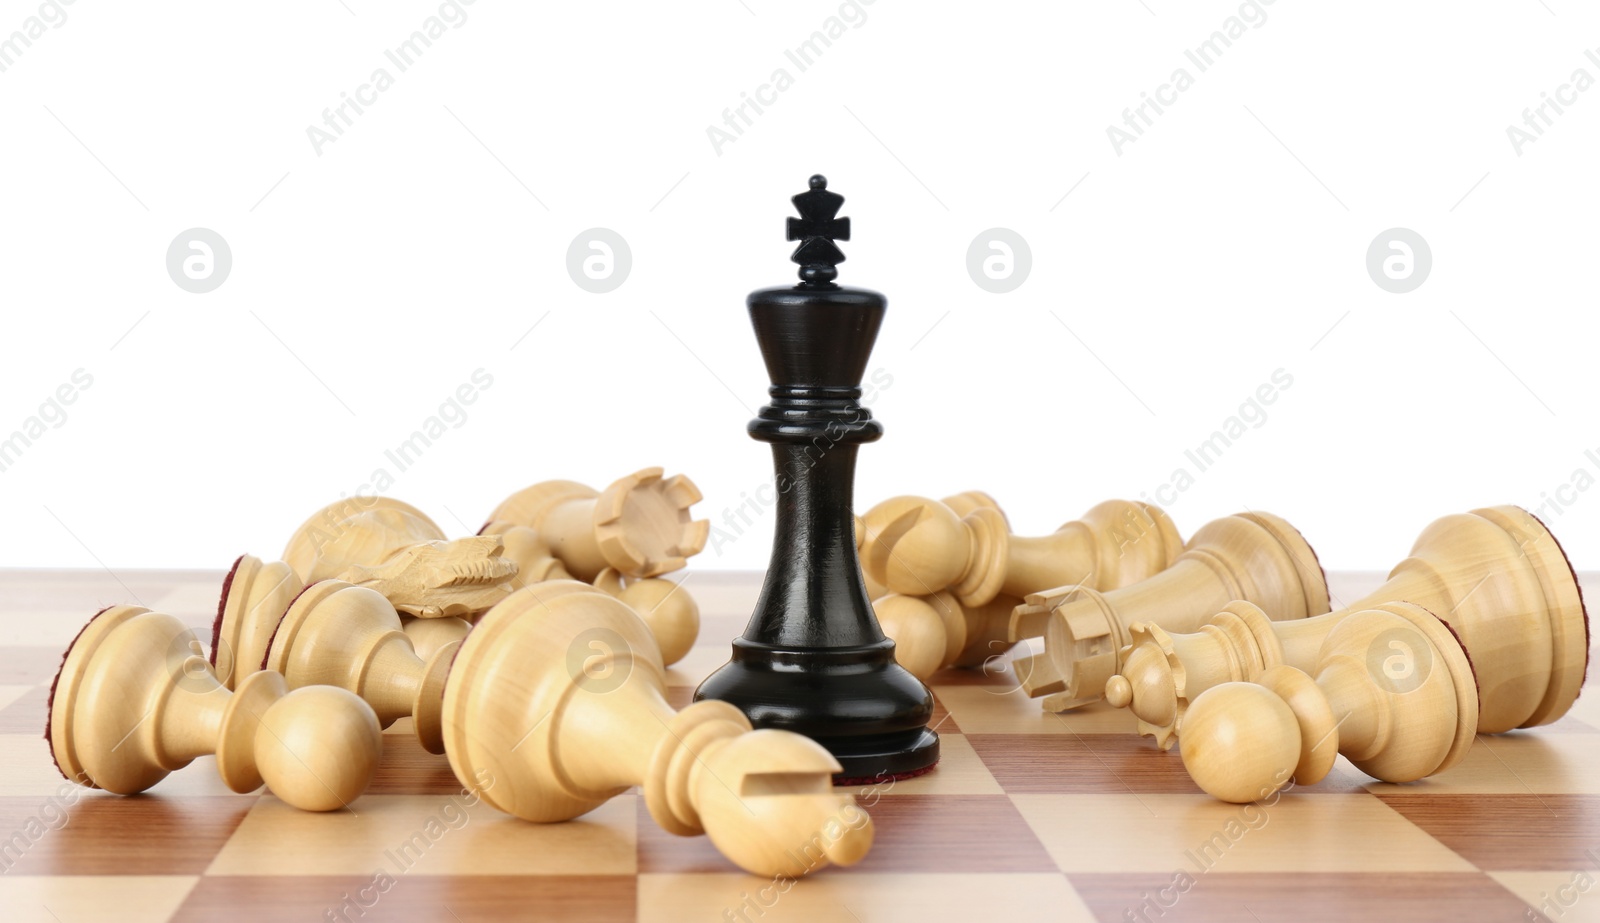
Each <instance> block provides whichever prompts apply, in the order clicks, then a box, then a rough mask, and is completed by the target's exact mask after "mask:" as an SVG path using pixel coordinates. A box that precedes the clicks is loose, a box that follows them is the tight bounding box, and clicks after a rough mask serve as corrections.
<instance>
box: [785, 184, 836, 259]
mask: <svg viewBox="0 0 1600 923" xmlns="http://www.w3.org/2000/svg"><path fill="white" fill-rule="evenodd" d="M792 201H793V202H794V207H795V210H796V211H798V212H800V217H798V218H790V219H789V235H788V239H789V240H798V241H800V246H798V247H796V248H794V253H792V254H790V256H789V259H791V260H793V261H795V262H796V263H799V264H800V279H801V281H803V282H809V283H812V284H816V285H827V284H828V283H830V282H832V281H833V280H834V279H835V278H836V277H837V276H838V275H839V270H838V269H835V268H834V267H836V266H837V265H838V264H840V263H842V262H844V252H843V251H841V250H840V249H839V248H838V246H836V245H835V244H834V241H836V240H849V239H850V219H849V218H838V217H835V216H836V215H838V214H839V209H840V207H841V206H843V205H844V196H842V195H839V194H838V193H837V192H829V191H828V178H827V177H826V176H823V175H822V174H820V173H818V174H817V175H816V176H813V177H811V189H810V191H809V192H802V193H800V194H799V195H797V196H795V197H794V198H793V199H792Z"/></svg>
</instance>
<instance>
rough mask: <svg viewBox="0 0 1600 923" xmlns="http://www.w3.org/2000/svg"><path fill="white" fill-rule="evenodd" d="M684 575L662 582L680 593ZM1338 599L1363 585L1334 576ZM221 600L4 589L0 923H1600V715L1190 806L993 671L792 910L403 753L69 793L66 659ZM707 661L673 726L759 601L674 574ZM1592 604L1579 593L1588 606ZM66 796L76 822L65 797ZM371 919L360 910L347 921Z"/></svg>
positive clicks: (781, 894) (605, 813)
mask: <svg viewBox="0 0 1600 923" xmlns="http://www.w3.org/2000/svg"><path fill="white" fill-rule="evenodd" d="M680 576H681V575H680ZM1331 576H1332V578H1333V579H1332V585H1333V589H1334V594H1335V603H1334V605H1335V606H1336V607H1337V606H1339V605H1341V603H1339V602H1338V601H1337V600H1338V599H1354V598H1356V597H1357V596H1359V595H1360V594H1361V593H1364V592H1366V591H1367V590H1369V589H1371V588H1372V587H1375V586H1376V585H1377V584H1378V582H1380V577H1379V575H1377V574H1366V575H1348V574H1346V575H1341V574H1333V575H1331ZM221 579H222V574H221V573H220V572H218V573H196V572H186V573H149V572H146V573H123V574H120V575H117V576H113V575H111V574H109V573H103V572H102V573H81V572H68V571H53V572H50V571H46V572H20V571H17V572H0V735H3V736H0V868H4V873H3V874H0V908H3V909H0V918H3V919H4V920H5V921H7V923H20V921H34V920H39V921H45V923H78V921H88V920H117V921H126V923H134V921H145V920H149V921H162V920H206V921H209V920H224V919H225V920H230V921H239V923H245V921H253V920H306V921H311V920H352V921H354V920H361V921H394V920H427V921H460V923H475V921H482V920H496V919H539V920H640V921H657V920H661V921H680V920H746V921H750V923H754V921H757V920H760V921H763V923H771V921H783V920H794V921H811V920H845V921H852V920H853V921H859V923H879V921H890V920H904V921H918V923H921V921H929V920H979V919H982V920H991V919H1004V920H1052V921H1055V920H1102V921H1107V923H1110V921H1126V920H1146V921H1151V923H1154V921H1158V920H1159V921H1163V923H1172V921H1182V920H1244V921H1251V920H1255V921H1262V923H1265V921H1271V920H1284V921H1296V923H1300V921H1316V920H1331V921H1345V920H1351V919H1368V918H1371V919H1379V918H1381V919H1401V920H1505V921H1511V920H1525V919H1539V918H1538V917H1530V916H1529V915H1528V909H1529V907H1530V906H1531V907H1533V908H1535V909H1542V910H1543V912H1544V914H1545V915H1546V916H1548V917H1549V918H1550V919H1552V920H1556V921H1560V923H1568V921H1573V920H1600V889H1594V890H1593V892H1592V893H1584V892H1587V891H1590V890H1591V888H1592V886H1593V882H1594V879H1592V878H1589V877H1588V876H1590V875H1600V768H1597V767H1600V730H1597V729H1600V695H1597V694H1594V693H1591V694H1589V695H1586V696H1584V697H1582V698H1580V699H1579V700H1578V703H1577V705H1576V706H1575V708H1574V710H1573V711H1572V713H1571V714H1569V715H1568V716H1567V717H1566V718H1564V719H1562V720H1561V721H1560V722H1558V723H1557V724H1554V725H1552V726H1550V727H1547V728H1544V729H1541V730H1539V731H1537V732H1519V733H1515V734H1510V735H1504V736H1501V737H1495V738H1480V739H1479V740H1478V742H1477V744H1476V746H1475V747H1474V748H1473V750H1472V752H1471V754H1470V755H1469V756H1468V757H1467V759H1466V761H1465V762H1464V763H1463V764H1462V765H1461V766H1459V767H1457V768H1456V769H1454V770H1452V771H1451V772H1449V773H1447V774H1445V775H1441V776H1438V777H1435V778H1433V779H1429V780H1426V781H1424V782H1421V783H1417V784H1413V785H1405V786H1400V785H1387V784H1378V783H1374V782H1373V781H1372V780H1371V779H1369V778H1367V777H1365V776H1363V775H1362V774H1361V773H1359V772H1357V771H1356V770H1355V769H1353V768H1352V767H1351V766H1350V765H1349V764H1348V763H1347V762H1345V761H1344V760H1343V759H1342V758H1341V760H1340V764H1339V766H1338V767H1337V768H1336V769H1335V770H1334V772H1333V773H1332V774H1331V775H1330V777H1329V778H1328V779H1327V780H1325V781H1324V782H1322V783H1321V784H1319V785H1317V786H1315V787H1311V788H1304V789H1297V790H1295V791H1293V792H1290V793H1288V794H1285V795H1283V796H1282V797H1281V798H1280V799H1278V800H1277V801H1276V803H1274V804H1270V805H1247V806H1243V807H1240V806H1236V805H1227V804H1223V803H1220V802H1217V801H1214V800H1212V799H1211V798H1209V797H1207V796H1206V795H1203V794H1201V793H1200V791H1199V790H1198V789H1197V788H1196V787H1195V786H1194V784H1193V783H1191V782H1190V781H1189V779H1188V777H1187V776H1186V775H1185V774H1184V771H1183V767H1182V765H1181V763H1180V761H1179V758H1178V755H1177V754H1176V752H1173V753H1162V752H1160V751H1158V750H1156V749H1155V748H1154V746H1153V745H1152V744H1151V742H1150V741H1149V740H1147V739H1144V738H1140V737H1137V736H1135V735H1133V734H1132V733H1131V728H1132V721H1131V718H1130V717H1129V716H1128V715H1127V713H1125V712H1119V711H1116V710H1113V709H1108V708H1104V707H1100V708H1094V709H1089V710H1086V711H1083V712H1080V713H1076V714H1068V715H1060V716H1058V715H1047V714H1044V713H1042V712H1041V711H1040V710H1039V706H1038V703H1037V702H1035V701H1031V700H1029V699H1027V698H1025V697H1024V696H1023V695H1022V694H1021V693H1020V692H1018V691H1017V689H1016V682H1015V680H1014V678H1013V677H1012V675H1011V674H1010V672H1009V671H997V672H993V673H991V674H988V675H985V674H982V673H967V672H960V671H957V672H947V673H944V674H941V675H940V676H939V677H938V678H937V680H936V682H935V684H934V694H935V696H936V697H937V699H938V703H939V708H938V710H937V713H936V721H938V723H939V726H938V730H939V732H940V734H941V735H942V737H943V744H944V750H943V753H944V756H943V761H942V762H941V763H940V765H939V768H938V770H937V771H935V772H934V773H932V774H930V775H928V776H925V777H922V778H918V779H913V780H909V781H905V782H900V783H898V784H893V785H887V784H886V785H882V786H879V787H878V788H877V789H875V790H870V791H868V790H862V791H863V792H864V794H863V801H864V803H866V804H868V805H869V808H868V810H869V811H870V813H871V814H872V816H873V818H874V820H875V821H876V824H877V843H876V845H875V846H874V848H873V850H872V852H871V854H870V855H869V856H868V857H867V858H866V860H865V861H864V862H862V863H861V864H860V865H859V866H857V867H855V868H851V869H844V870H837V869H830V870H827V871H824V872H822V873H821V874H819V875H817V876H816V877H815V878H812V879H809V880H805V881H802V882H800V883H798V884H795V885H794V886H793V887H786V886H784V885H778V886H774V885H773V883H772V882H770V881H765V880H762V879H760V878H757V877H754V876H750V875H746V874H743V873H740V872H738V871H737V870H735V869H734V868H733V867H732V866H731V865H729V864H728V863H727V862H726V861H725V860H724V859H722V858H721V857H720V856H719V855H718V854H717V853H716V852H715V851H714V850H713V849H712V848H711V846H710V845H709V843H707V842H706V841H705V840H704V839H703V838H699V839H681V838H678V837H673V836H669V835H667V834H665V833H663V832H661V831H660V830H659V829H658V828H657V827H656V825H655V824H654V823H653V822H652V821H651V820H650V818H649V816H648V814H647V813H646V811H645V808H644V803H643V800H642V799H641V798H639V797H637V796H635V795H632V794H630V795H624V796H622V797H620V798H617V799H615V800H614V801H612V802H610V803H608V804H607V805H605V806H604V807H602V808H601V809H600V810H598V811H595V812H593V813H591V814H589V815H587V816H585V817H583V818H581V819H579V820H576V821H572V822H570V823H565V824H556V825H549V826H538V825H534V824H529V823H525V822H523V821H520V820H515V819H513V818H511V817H508V816H505V815H501V814H498V813H497V812H495V811H494V810H493V809H491V808H490V807H489V806H488V805H485V804H481V803H478V804H472V803H471V802H470V799H465V798H463V797H462V795H461V790H460V789H461V787H460V786H459V785H458V784H457V783H456V781H455V779H454V778H453V776H452V775H451V772H450V769H449V766H448V765H447V763H446V762H445V761H444V760H443V759H442V758H440V757H433V756H430V755H428V754H427V753H425V752H423V751H422V750H421V749H420V747H418V746H417V744H416V742H415V739H414V738H413V737H412V735H411V734H410V732H409V729H408V728H407V727H404V726H396V727H395V728H392V729H391V730H390V732H389V733H387V734H386V735H385V738H384V746H385V753H384V762H383V765H382V768H381V769H380V770H379V773H378V776H377V779H376V780H375V782H374V784H373V786H372V788H371V789H370V790H369V792H368V794H367V795H365V796H364V797H362V798H361V799H360V800H358V801H357V802H355V803H354V804H353V805H352V806H351V807H352V810H350V811H343V812H337V813H333V814H321V815H314V814H306V813H302V812H299V811H296V810H293V809H289V808H287V807H285V806H284V805H283V804H282V803H281V802H279V801H278V800H277V799H275V798H273V797H271V796H264V795H263V796H258V795H244V796H241V795H236V794H233V793H231V792H228V791H227V790H226V789H225V788H223V786H222V784H221V782H220V781H219V780H218V778H217V775H216V773H215V772H214V771H213V768H212V766H211V765H209V764H210V762H211V760H210V759H209V758H206V759H202V760H199V761H197V762H196V764H195V765H194V766H191V767H190V768H189V769H186V770H183V771H181V772H179V773H177V774H175V775H173V776H171V777H169V778H168V779H167V780H166V781H164V782H163V783H161V784H160V785H159V786H157V787H156V788H155V789H154V790H153V791H152V792H150V793H149V794H147V795H144V796H140V797H134V798H124V797H118V796H114V795H106V794H103V793H100V792H90V791H87V790H81V789H79V790H74V789H72V788H71V787H70V786H65V785H64V783H63V781H62V780H61V778H60V776H59V775H58V774H57V773H56V770H55V768H54V766H53V765H52V764H51V760H50V755H49V752H48V749H47V747H46V745H45V742H44V741H43V739H42V738H41V736H40V735H41V732H42V730H43V728H44V724H45V701H46V696H47V693H48V688H49V683H50V679H51V676H52V675H53V674H54V672H55V669H56V667H57V664H58V663H59V659H60V656H61V651H62V650H63V649H64V648H65V646H66V645H67V643H68V642H69V641H70V640H71V639H72V637H73V636H74V634H75V633H76V632H77V631H78V629H79V628H80V627H81V626H82V624H83V623H84V621H86V620H87V619H88V618H89V616H90V615H92V614H93V613H94V612H95V611H96V610H98V609H99V608H101V607H102V606H104V605H107V604H110V603H115V602H136V603H139V604H141V605H145V606H148V607H150V608H153V609H158V610H162V611H166V612H170V613H172V614H173V615H177V616H179V617H181V618H183V619H184V620H185V621H187V622H189V623H191V624H193V625H194V626H196V627H197V628H199V629H201V634H202V637H205V636H206V634H205V632H206V631H207V630H208V629H209V625H210V621H211V618H212V616H213V614H214V613H215V609H216V596H217V591H218V588H219V585H220V583H221ZM685 579H686V581H687V586H688V588H689V589H690V590H691V591H692V592H694V594H695V595H696V597H697V598H698V599H699V601H700V604H701V608H702V611H703V612H704V614H705V623H704V630H703V631H702V634H701V642H702V643H701V645H700V646H699V647H697V648H696V649H695V650H694V651H693V652H692V653H691V654H690V655H689V656H688V658H687V659H686V660H685V661H684V662H682V663H680V664H679V665H678V666H677V667H676V668H675V669H673V670H672V671H671V673H670V682H671V683H672V689H671V693H672V697H673V700H674V704H675V705H678V706H682V705H683V704H686V703H687V702H688V701H689V697H690V694H691V692H692V690H693V688H694V686H695V685H696V683H697V682H698V680H699V679H700V678H701V677H702V676H703V675H705V674H706V673H708V672H709V671H711V670H712V669H713V668H715V667H716V666H718V665H719V664H721V663H722V662H723V660H724V659H725V658H726V656H727V645H726V642H727V640H728V639H729V638H731V637H732V636H734V635H735V634H737V633H738V632H739V631H741V630H742V628H743V624H744V620H745V617H746V615H747V614H748V612H749V611H750V609H751V607H752V605H753V603H754V600H755V595H756V591H757V589H758V585H759V575H755V574H727V573H723V574H719V573H715V572H699V571H696V572H690V573H689V575H688V576H687V578H685ZM1585 584H1586V586H1587V588H1588V589H1589V593H1590V598H1591V599H1600V592H1597V590H1596V586H1597V581H1596V580H1595V578H1594V576H1593V575H1591V576H1590V577H1588V578H1587V579H1586V580H1585ZM63 792H67V794H65V795H64V794H63ZM363 904H370V906H362V905H363Z"/></svg>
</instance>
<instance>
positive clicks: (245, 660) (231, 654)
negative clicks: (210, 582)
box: [211, 554, 305, 689]
mask: <svg viewBox="0 0 1600 923" xmlns="http://www.w3.org/2000/svg"><path fill="white" fill-rule="evenodd" d="M303 589H305V585H304V584H302V583H301V582H300V578H299V576H297V575H296V574H295V572H294V570H293V569H292V568H290V567H289V565H287V564H285V563H283V562H281V561H273V562H271V563H265V562H263V561H262V560H261V559H260V558H257V557H255V556H254V555H248V554H245V555H240V556H239V558H238V560H236V561H234V562H233V567H232V568H231V569H230V570H229V571H228V576H227V577H226V578H224V579H223V581H222V597H221V599H220V600H219V601H218V603H217V618H216V621H214V622H212V624H211V666H212V668H213V670H215V672H216V674H217V680H218V681H219V682H221V683H222V685H224V686H226V687H228V688H229V689H233V688H236V687H237V686H238V684H239V683H240V682H241V681H243V680H244V678H245V677H247V676H249V675H250V674H252V673H255V672H257V671H259V670H260V669H261V662H262V661H263V660H266V659H267V645H268V644H270V643H272V633H273V632H275V631H277V630H278V620H279V619H281V618H283V613H284V611H285V610H286V609H288V608H289V604H290V603H292V602H294V598H295V597H296V596H298V595H300V591H301V590H303Z"/></svg>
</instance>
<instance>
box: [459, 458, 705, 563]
mask: <svg viewBox="0 0 1600 923" xmlns="http://www.w3.org/2000/svg"><path fill="white" fill-rule="evenodd" d="M662 473H663V472H662V469H661V468H645V469H642V470H640V471H636V472H634V473H633V474H630V475H628V476H627V477H624V478H621V479H619V480H617V481H616V482H615V483H613V484H611V486H609V487H607V488H606V489H605V490H604V491H596V490H595V489H593V488H591V487H587V486H585V485H583V484H579V483H577V482H576V481H545V482H543V483H540V484H535V485H533V486H532V487H528V488H525V489H524V490H521V491H518V492H517V493H515V494H512V495H511V496H510V497H507V498H506V499H505V500H504V501H502V502H501V504H500V505H499V506H497V507H495V509H494V512H492V513H490V514H489V520H490V521H491V522H493V521H495V520H503V521H506V522H510V523H514V524H517V525H523V526H529V527H531V528H533V529H534V530H536V531H537V532H538V533H539V535H540V536H541V537H542V538H544V539H545V540H546V541H547V542H548V543H549V545H550V549H551V551H552V552H554V553H555V556H556V557H557V558H560V559H561V561H562V563H564V564H565V565H566V566H567V569H568V570H569V571H570V572H571V573H572V575H573V576H574V577H577V578H579V579H581V580H593V579H594V578H595V577H596V576H598V575H599V573H600V571H602V570H603V569H605V568H606V567H613V568H616V570H618V571H619V572H621V573H623V574H627V575H628V576H630V577H655V576H658V575H660V574H665V573H668V572H670V571H675V570H678V569H680V568H682V567H683V566H684V565H685V563H687V561H686V559H688V558H690V557H693V556H694V555H696V554H699V553H700V550H701V549H702V548H704V547H705V544H706V538H707V537H708V536H709V534H710V529H711V524H710V523H709V522H708V521H706V520H699V521H695V520H694V519H693V517H692V516H691V515H690V513H689V507H691V506H693V505H694V504H696V503H698V502H699V501H700V500H701V495H700V489H699V488H698V487H696V486H695V484H694V482H693V481H691V480H689V479H688V478H687V477H685V476H683V475H681V474H679V475H675V476H673V477H670V478H663V477H662Z"/></svg>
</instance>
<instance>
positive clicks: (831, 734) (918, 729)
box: [695, 638, 939, 785]
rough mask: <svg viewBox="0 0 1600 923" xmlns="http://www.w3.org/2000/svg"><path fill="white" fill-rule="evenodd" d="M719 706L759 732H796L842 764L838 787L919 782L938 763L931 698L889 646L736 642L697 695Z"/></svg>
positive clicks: (738, 639) (890, 645)
mask: <svg viewBox="0 0 1600 923" xmlns="http://www.w3.org/2000/svg"><path fill="white" fill-rule="evenodd" d="M701 699H720V700H721V701H724V702H728V703H730V704H732V705H734V706H735V707H737V708H738V709H739V710H740V711H742V712H744V713H745V715H746V716H748V717H749V718H750V723H751V724H752V725H754V726H755V727H758V728H777V729H780V730H785V731H794V732H795V733H798V734H804V735H805V736H807V737H809V738H811V739H812V740H815V741H816V742H817V743H819V744H821V745H822V746H823V747H825V748H827V750H828V752H829V753H831V754H832V755H833V757H834V759H836V760H838V761H839V766H840V767H841V771H840V772H839V773H838V774H837V775H836V776H835V777H834V782H835V784H843V783H845V782H848V783H849V784H855V785H860V784H868V785H870V784H873V783H876V782H888V781H890V780H892V779H897V778H905V777H908V776H912V775H920V774H921V773H923V772H926V771H927V770H929V769H931V768H932V767H933V765H934V764H935V763H937V762H938V761H939V735H938V734H936V733H934V732H933V731H931V730H929V729H928V720H929V718H931V717H932V714H933V696H932V694H931V693H929V692H928V687H926V686H924V685H923V684H922V682H921V680H918V679H917V678H916V677H915V676H912V675H911V674H910V673H909V672H907V671H906V669H905V668H904V667H901V666H900V665H899V664H898V663H896V662H895V660H894V642H893V641H890V640H888V639H885V640H884V641H882V642H879V643H876V644H870V645H864V646H861V647H852V648H827V649H798V650H792V649H783V648H777V647H771V646H768V645H764V644H758V643H755V642H752V641H748V640H746V639H744V638H736V639H734V642H733V658H732V659H731V660H730V661H729V662H728V663H726V664H724V665H723V666H722V668H721V669H719V670H717V671H716V672H715V673H713V674H711V675H710V676H709V677H707V678H706V680H705V682H703V683H701V684H700V688H699V689H697V690H695V700H696V701H699V700H701Z"/></svg>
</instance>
